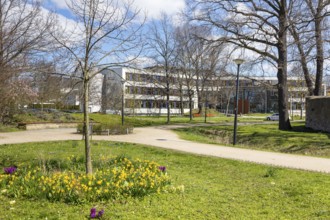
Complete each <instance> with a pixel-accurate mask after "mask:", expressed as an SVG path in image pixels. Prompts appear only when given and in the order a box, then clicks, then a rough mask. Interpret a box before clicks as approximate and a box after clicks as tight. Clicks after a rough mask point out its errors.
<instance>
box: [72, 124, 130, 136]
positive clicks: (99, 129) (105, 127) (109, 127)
mask: <svg viewBox="0 0 330 220" xmlns="http://www.w3.org/2000/svg"><path fill="white" fill-rule="evenodd" d="M90 127H91V130H92V133H93V134H98V135H100V134H104V133H105V132H108V131H109V134H129V133H132V131H133V126H131V125H118V124H101V123H94V124H91V126H90ZM77 131H78V132H79V133H82V132H83V124H78V127H77Z"/></svg>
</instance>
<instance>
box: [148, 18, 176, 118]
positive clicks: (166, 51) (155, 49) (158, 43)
mask: <svg viewBox="0 0 330 220" xmlns="http://www.w3.org/2000/svg"><path fill="white" fill-rule="evenodd" d="M147 39H148V44H149V50H150V56H151V58H153V59H154V60H155V61H156V63H157V64H158V65H160V66H162V67H163V69H164V72H165V78H166V79H165V89H166V108H167V123H170V111H171V106H170V87H171V73H172V70H173V65H174V60H175V59H174V58H175V47H176V45H175V36H174V28H173V23H172V20H171V17H169V16H168V15H167V14H165V13H162V16H161V19H160V20H159V21H153V22H152V24H151V25H150V31H149V32H148V37H147Z"/></svg>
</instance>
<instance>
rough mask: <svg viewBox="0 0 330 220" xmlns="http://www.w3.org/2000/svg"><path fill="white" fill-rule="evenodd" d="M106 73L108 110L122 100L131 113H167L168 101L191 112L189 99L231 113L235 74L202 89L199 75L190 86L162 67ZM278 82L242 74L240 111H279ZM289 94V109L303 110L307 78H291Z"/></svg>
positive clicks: (176, 111)
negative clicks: (167, 95) (197, 80)
mask: <svg viewBox="0 0 330 220" xmlns="http://www.w3.org/2000/svg"><path fill="white" fill-rule="evenodd" d="M158 70H159V68H158ZM103 75H104V82H103V89H102V92H103V95H102V97H103V98H102V100H103V101H102V105H103V109H105V110H108V111H109V112H115V111H118V110H120V109H121V106H122V105H123V104H124V112H125V114H132V115H134V114H137V115H138V114H141V115H165V114H166V113H167V105H168V104H169V105H170V111H171V114H181V113H182V112H183V113H188V112H189V104H190V103H191V104H192V108H193V109H197V108H198V106H201V105H202V106H207V107H209V108H210V107H211V108H215V109H217V110H219V111H222V112H228V113H231V112H232V110H233V109H234V97H235V85H236V76H234V75H233V76H228V75H227V76H225V77H224V76H219V77H213V78H210V79H207V80H205V81H204V82H203V83H204V86H203V91H197V90H196V78H193V83H192V85H190V86H187V85H186V82H185V81H184V79H183V76H182V75H181V74H180V73H177V74H174V73H171V74H170V77H169V78H166V74H165V73H164V72H162V71H158V72H155V71H152V70H147V69H146V70H141V69H133V68H116V69H112V70H109V71H106V72H104V73H103ZM167 80H169V81H170V88H169V93H170V101H169V103H167V100H166V94H167V90H166V81H167ZM277 83H278V80H277V78H276V77H240V86H239V106H238V112H239V113H249V112H265V113H266V112H277V111H278V94H277ZM198 92H199V96H198ZM189 94H190V95H191V99H189ZM325 94H326V87H325V86H324V95H325ZM288 95H289V98H288V104H289V109H290V112H289V113H290V114H291V115H293V114H294V115H300V114H304V112H305V97H306V96H307V88H306V86H305V82H304V80H303V79H298V78H297V77H290V78H288ZM198 97H199V98H200V100H198ZM123 101H124V103H123Z"/></svg>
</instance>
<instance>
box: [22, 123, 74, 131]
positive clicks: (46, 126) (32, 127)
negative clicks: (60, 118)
mask: <svg viewBox="0 0 330 220" xmlns="http://www.w3.org/2000/svg"><path fill="white" fill-rule="evenodd" d="M77 125H78V124H77V123H31V124H25V125H22V126H23V127H24V128H25V129H26V130H39V129H49V128H76V127H77Z"/></svg>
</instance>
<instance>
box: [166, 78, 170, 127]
mask: <svg viewBox="0 0 330 220" xmlns="http://www.w3.org/2000/svg"><path fill="white" fill-rule="evenodd" d="M166 108H167V122H166V123H167V124H169V123H170V83H169V81H168V80H167V82H166Z"/></svg>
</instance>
